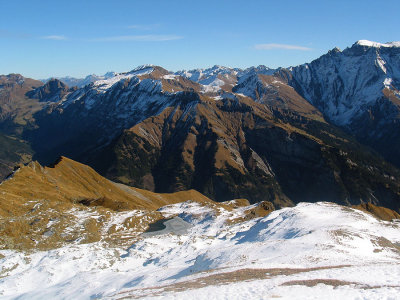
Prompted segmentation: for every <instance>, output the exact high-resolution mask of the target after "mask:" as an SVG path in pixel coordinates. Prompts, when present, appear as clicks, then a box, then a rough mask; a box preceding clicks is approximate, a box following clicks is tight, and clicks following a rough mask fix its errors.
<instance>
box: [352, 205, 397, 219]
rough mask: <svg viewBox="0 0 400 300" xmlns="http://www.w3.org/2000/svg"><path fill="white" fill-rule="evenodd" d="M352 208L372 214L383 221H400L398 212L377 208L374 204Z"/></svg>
mask: <svg viewBox="0 0 400 300" xmlns="http://www.w3.org/2000/svg"><path fill="white" fill-rule="evenodd" d="M352 207H353V208H356V209H359V210H362V211H364V212H367V213H370V214H372V215H374V216H375V217H377V218H378V219H381V220H385V221H391V220H393V219H400V214H399V213H397V212H396V211H394V210H392V209H389V208H386V207H382V206H376V205H374V204H372V203H363V204H359V205H353V206H352Z"/></svg>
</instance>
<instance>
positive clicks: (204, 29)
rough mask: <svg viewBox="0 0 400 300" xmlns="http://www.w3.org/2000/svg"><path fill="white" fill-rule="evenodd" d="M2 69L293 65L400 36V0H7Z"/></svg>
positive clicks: (41, 74) (36, 72) (76, 71)
mask: <svg viewBox="0 0 400 300" xmlns="http://www.w3.org/2000/svg"><path fill="white" fill-rule="evenodd" d="M0 11H1V12H2V13H1V18H0V57H1V59H0V74H8V73H21V74H23V75H24V76H27V77H33V78H47V77H50V76H65V75H70V76H75V77H82V76H85V75H87V74H91V73H95V74H104V73H105V72H107V71H116V72H123V71H129V70H131V69H133V68H134V67H136V66H138V65H141V64H155V65H160V66H163V67H164V68H166V69H169V70H172V71H176V70H180V69H190V68H199V67H202V68H204V67H209V66H213V65H215V64H218V65H225V66H231V67H242V68H243V67H249V66H253V65H260V64H263V65H266V66H269V67H279V66H282V67H287V66H291V65H298V64H302V63H304V62H309V61H311V60H313V59H315V58H317V57H319V56H320V55H322V54H324V53H326V52H327V51H328V50H330V49H332V48H334V47H335V46H338V47H339V48H341V49H344V48H346V47H348V46H351V45H352V44H353V43H354V42H355V41H357V40H360V39H368V40H373V41H377V42H388V41H399V40H400V30H399V28H400V18H399V12H400V1H398V0H385V1H377V0H374V1H371V0H363V1H361V0H360V1H358V0H347V1H344V0H335V1H329V0H318V1H317V0H297V1H291V0H280V1H267V0H265V1H262V0H253V1H252V0H247V1H236V0H230V1H228V0H214V1H208V0H207V1H191V0H168V1H167V0H158V1H152V0H142V1H135V0H112V1H111V0H108V1H102V0H97V1H89V0H80V1H75V0H69V1H54V0H53V1H47V0H42V1H36V0H13V1H8V0H0Z"/></svg>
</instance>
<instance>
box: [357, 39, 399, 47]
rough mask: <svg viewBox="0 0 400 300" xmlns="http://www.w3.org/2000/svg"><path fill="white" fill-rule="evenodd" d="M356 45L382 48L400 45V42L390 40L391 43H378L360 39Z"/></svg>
mask: <svg viewBox="0 0 400 300" xmlns="http://www.w3.org/2000/svg"><path fill="white" fill-rule="evenodd" d="M356 45H359V46H366V47H374V48H380V47H386V48H387V47H400V42H389V43H384V44H383V43H377V42H372V41H368V40H359V41H357V42H356Z"/></svg>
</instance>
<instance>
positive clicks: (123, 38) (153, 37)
mask: <svg viewBox="0 0 400 300" xmlns="http://www.w3.org/2000/svg"><path fill="white" fill-rule="evenodd" d="M181 39H183V36H180V35H159V34H148V35H119V36H109V37H101V38H94V39H89V40H88V41H91V42H165V41H174V40H181Z"/></svg>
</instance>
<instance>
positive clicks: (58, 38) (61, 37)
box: [41, 35, 67, 41]
mask: <svg viewBox="0 0 400 300" xmlns="http://www.w3.org/2000/svg"><path fill="white" fill-rule="evenodd" d="M41 39H42V40H53V41H64V40H67V37H66V36H64V35H46V36H42V37H41Z"/></svg>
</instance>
